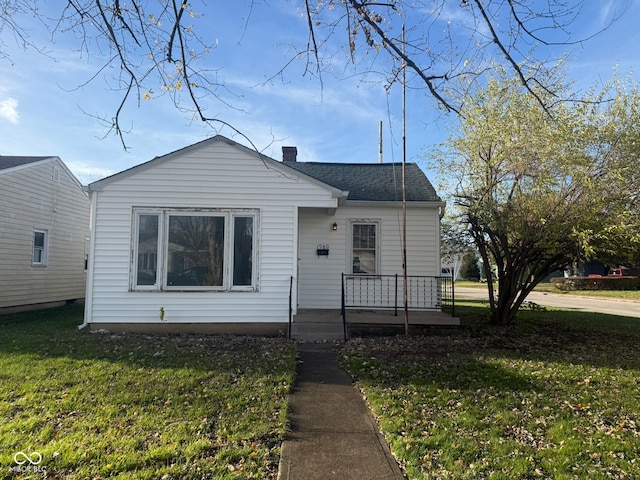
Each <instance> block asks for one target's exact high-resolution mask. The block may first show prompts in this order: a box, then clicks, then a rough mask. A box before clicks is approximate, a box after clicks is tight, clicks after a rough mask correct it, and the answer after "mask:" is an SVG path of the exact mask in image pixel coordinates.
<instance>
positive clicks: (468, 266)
mask: <svg viewBox="0 0 640 480" xmlns="http://www.w3.org/2000/svg"><path fill="white" fill-rule="evenodd" d="M460 276H461V277H462V278H464V279H465V280H479V279H480V267H478V255H476V252H474V251H473V250H468V251H467V253H465V255H464V257H463V259H462V267H461V268H460Z"/></svg>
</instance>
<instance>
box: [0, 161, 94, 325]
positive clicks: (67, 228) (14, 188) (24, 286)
mask: <svg viewBox="0 0 640 480" xmlns="http://www.w3.org/2000/svg"><path fill="white" fill-rule="evenodd" d="M89 212H90V205H89V196H88V195H87V194H86V192H84V191H83V189H82V185H81V184H80V182H79V181H78V180H77V179H76V177H75V176H74V175H73V174H72V173H71V172H70V171H69V169H68V168H67V167H66V165H65V164H64V163H63V162H62V160H60V158H58V157H55V156H54V157H26V156H0V266H1V270H0V271H1V272H2V275H0V313H11V312H14V311H19V310H28V309H35V308H43V307H47V306H54V305H59V304H64V303H66V302H69V301H74V300H78V299H82V298H84V294H85V280H86V268H85V265H86V264H85V260H86V255H87V253H88V246H89Z"/></svg>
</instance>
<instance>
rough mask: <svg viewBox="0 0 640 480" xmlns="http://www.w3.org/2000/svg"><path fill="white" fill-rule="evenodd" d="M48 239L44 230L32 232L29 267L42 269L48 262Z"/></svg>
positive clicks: (47, 234)
mask: <svg viewBox="0 0 640 480" xmlns="http://www.w3.org/2000/svg"><path fill="white" fill-rule="evenodd" d="M48 237H49V233H48V232H47V231H46V230H34V231H33V253H32V256H31V265H34V266H38V267H43V266H46V265H47V261H48V253H49V252H48V243H49V242H48V240H49V239H48Z"/></svg>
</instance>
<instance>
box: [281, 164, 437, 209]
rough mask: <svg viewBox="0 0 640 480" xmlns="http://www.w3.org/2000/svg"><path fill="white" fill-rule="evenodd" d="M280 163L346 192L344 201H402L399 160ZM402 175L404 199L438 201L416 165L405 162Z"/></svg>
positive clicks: (434, 192) (429, 183)
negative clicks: (403, 175)
mask: <svg viewBox="0 0 640 480" xmlns="http://www.w3.org/2000/svg"><path fill="white" fill-rule="evenodd" d="M284 165H286V166H288V167H291V168H293V169H295V170H297V171H299V172H300V173H304V174H305V175H308V176H310V177H312V178H315V179H316V180H319V181H321V182H323V183H326V184H328V185H331V186H332V187H335V188H338V189H340V190H347V191H349V197H348V198H347V200H360V201H400V200H402V165H401V164H399V163H382V164H380V163H315V162H286V163H284ZM405 174H406V175H405V177H406V187H407V201H409V202H439V201H441V200H440V197H438V194H437V193H436V191H435V189H434V188H433V185H431V182H430V181H429V179H428V178H427V177H426V175H425V174H424V172H423V171H422V170H421V169H420V167H418V165H416V164H415V163H408V164H406V167H405Z"/></svg>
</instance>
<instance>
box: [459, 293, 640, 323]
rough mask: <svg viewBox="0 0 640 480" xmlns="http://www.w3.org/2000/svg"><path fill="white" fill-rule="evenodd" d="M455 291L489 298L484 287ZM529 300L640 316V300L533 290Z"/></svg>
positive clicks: (557, 305) (556, 305) (569, 308)
mask: <svg viewBox="0 0 640 480" xmlns="http://www.w3.org/2000/svg"><path fill="white" fill-rule="evenodd" d="M455 292H456V298H457V299H473V300H488V299H489V295H488V293H487V291H486V289H484V288H473V287H471V288H470V287H458V286H456V287H455ZM527 301H530V302H534V303H537V304H538V305H544V306H545V307H558V308H566V309H567V310H582V311H583V312H598V313H607V314H610V315H622V316H624V317H637V318H640V302H634V301H630V300H619V299H616V300H611V299H601V298H594V297H581V296H580V297H579V296H575V295H564V294H559V293H546V292H531V293H530V294H529V296H528V297H527Z"/></svg>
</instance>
